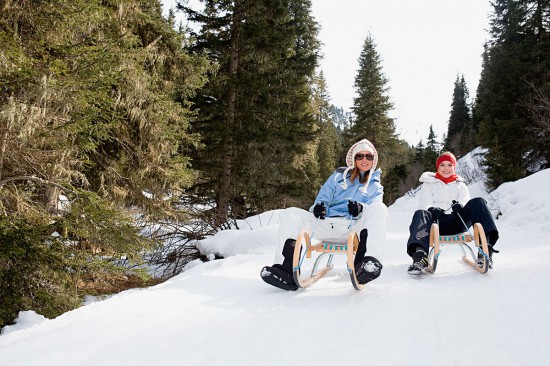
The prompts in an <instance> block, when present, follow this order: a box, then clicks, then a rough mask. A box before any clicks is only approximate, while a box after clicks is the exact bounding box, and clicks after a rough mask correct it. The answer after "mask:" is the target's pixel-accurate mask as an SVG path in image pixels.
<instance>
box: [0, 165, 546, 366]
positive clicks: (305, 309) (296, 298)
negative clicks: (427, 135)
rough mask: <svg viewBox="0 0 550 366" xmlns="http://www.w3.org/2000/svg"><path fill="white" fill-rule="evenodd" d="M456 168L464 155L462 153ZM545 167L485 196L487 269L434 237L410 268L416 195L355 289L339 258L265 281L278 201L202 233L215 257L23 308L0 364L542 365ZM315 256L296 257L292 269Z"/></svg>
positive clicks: (396, 207)
mask: <svg viewBox="0 0 550 366" xmlns="http://www.w3.org/2000/svg"><path fill="white" fill-rule="evenodd" d="M458 164H459V169H462V170H463V168H464V167H467V166H471V165H474V167H473V169H472V168H470V170H478V169H479V168H478V167H477V168H476V167H475V160H474V159H473V157H472V154H469V155H466V156H465V157H463V158H462V159H461V160H459V163H458ZM549 184H550V169H547V170H543V171H540V172H538V173H535V174H533V175H531V176H529V177H527V178H524V179H521V180H519V181H516V182H509V183H505V184H503V185H502V186H500V187H499V188H498V189H497V190H496V191H494V192H493V193H491V194H490V195H488V194H487V193H486V192H485V191H484V190H483V189H480V186H483V184H482V182H479V181H478V182H472V184H471V185H470V188H471V190H472V195H473V196H476V194H479V195H481V196H482V197H486V198H487V200H488V202H489V205H490V207H491V208H492V210H494V212H493V213H494V215H495V216H496V214H497V212H500V215H499V217H498V219H497V220H496V224H497V227H498V229H499V232H500V240H499V241H498V243H497V246H496V248H497V249H499V250H500V253H498V254H495V255H494V256H493V259H494V269H492V270H490V271H489V272H488V273H487V274H480V273H478V272H476V271H475V270H474V269H472V268H471V267H469V266H468V265H466V264H465V263H464V262H463V261H462V260H461V252H460V250H459V249H458V248H456V247H453V246H444V247H443V251H442V252H441V254H440V256H439V261H438V266H437V271H436V272H435V274H433V275H429V276H410V275H408V274H407V267H408V265H409V264H410V258H409V257H408V256H407V254H406V253H405V247H406V240H407V236H408V225H409V223H410V219H411V217H412V215H413V213H414V211H415V209H416V208H417V207H418V197H412V196H405V197H402V198H400V199H398V200H397V201H396V203H394V204H393V205H392V206H390V207H389V213H390V222H389V226H388V232H387V242H386V244H385V247H386V250H385V254H384V256H383V258H382V259H383V263H384V268H383V270H382V274H381V276H380V277H379V278H378V279H376V280H375V281H372V282H370V283H369V284H367V285H366V286H365V288H364V289H363V290H362V291H356V290H354V289H353V286H352V285H351V282H350V280H349V276H348V274H347V269H346V266H345V262H344V257H345V256H336V257H335V260H334V262H333V263H334V268H333V269H332V270H331V271H330V272H329V273H328V274H327V275H325V276H324V277H323V278H321V279H320V280H318V281H317V282H315V283H314V284H312V285H311V286H309V287H307V288H305V289H300V290H298V291H296V292H286V291H283V290H280V289H277V288H275V287H272V286H269V285H267V284H266V283H264V282H263V281H262V280H261V278H260V270H261V268H262V267H263V266H265V265H270V264H272V261H273V256H274V251H275V243H274V241H273V239H272V238H273V237H274V235H273V233H274V232H276V230H277V228H278V221H279V220H278V217H279V213H280V211H271V212H265V213H263V214H262V215H260V216H256V217H251V218H249V219H248V220H247V221H246V222H241V223H240V224H241V225H240V227H241V230H223V231H221V232H219V233H218V234H216V235H215V236H213V237H210V238H208V239H205V241H203V242H201V244H200V248H201V250H202V251H203V253H205V254H208V253H210V254H213V253H218V254H223V255H224V256H225V259H221V260H214V261H209V262H205V263H201V262H200V261H198V260H197V261H195V262H192V263H191V264H190V265H189V267H188V270H186V271H185V272H183V273H182V274H180V275H178V276H176V277H173V278H172V279H170V280H168V281H166V282H164V283H162V284H159V285H157V286H153V287H149V288H146V289H134V290H128V291H124V292H122V293H119V294H117V295H114V296H112V297H109V298H107V299H104V300H99V301H95V302H92V303H90V304H88V305H86V306H83V307H81V308H79V309H76V310H74V311H71V312H68V313H65V314H63V315H61V316H59V317H57V318H55V319H45V318H44V317H43V316H41V315H40V314H37V313H35V312H33V311H32V310H29V311H26V312H22V313H20V314H19V318H18V321H17V323H16V324H15V325H13V326H9V327H5V328H4V329H3V330H2V334H0V360H1V364H2V365H6V366H74V365H78V366H120V365H132V366H156V365H159V366H182V365H193V366H195V365H208V366H218V365H219V366H226V365H239V366H247V365H250V366H258V365H262V366H280V365H287V364H293V365H319V366H325V365H327V366H328V365H355V364H365V365H379V366H393V365H423V366H432V365H433V366H441V365H454V366H470V365H472V364H479V365H499V366H516V365H529V366H546V365H548V362H549V361H550V348H549V347H548V344H550V332H549V331H548V329H549V328H550V312H549V311H548V309H549V308H548V304H549V303H550V284H549V282H548V278H549V277H550V255H549V254H550V246H549V244H548V235H549V234H550V227H549V226H548V222H549V221H550V196H549V195H545V196H544V195H540V192H541V191H543V190H544V189H546V187H548V185H549ZM313 261H314V257H313V258H311V259H309V260H307V261H304V263H303V267H302V268H304V269H303V272H304V273H307V271H306V269H307V268H308V266H311V265H312V263H313Z"/></svg>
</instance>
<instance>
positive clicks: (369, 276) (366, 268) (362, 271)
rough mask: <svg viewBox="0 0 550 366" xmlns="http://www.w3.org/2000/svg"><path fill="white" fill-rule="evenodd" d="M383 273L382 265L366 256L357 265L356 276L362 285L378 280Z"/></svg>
mask: <svg viewBox="0 0 550 366" xmlns="http://www.w3.org/2000/svg"><path fill="white" fill-rule="evenodd" d="M381 272H382V263H380V261H379V260H378V259H376V258H374V257H370V256H366V257H365V258H363V259H362V260H361V261H359V262H358V263H356V264H355V275H356V276H357V282H359V284H361V285H364V284H366V283H368V282H370V281H372V280H375V279H377V278H378V277H379V276H380V273H381Z"/></svg>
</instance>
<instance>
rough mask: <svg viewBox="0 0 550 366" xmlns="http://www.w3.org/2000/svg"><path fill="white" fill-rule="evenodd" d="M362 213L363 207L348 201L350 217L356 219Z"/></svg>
mask: <svg viewBox="0 0 550 366" xmlns="http://www.w3.org/2000/svg"><path fill="white" fill-rule="evenodd" d="M362 211H363V205H361V204H360V203H359V202H356V201H348V212H349V214H350V215H351V217H357V216H359V214H360V213H361V212H362Z"/></svg>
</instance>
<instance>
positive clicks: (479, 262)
mask: <svg viewBox="0 0 550 366" xmlns="http://www.w3.org/2000/svg"><path fill="white" fill-rule="evenodd" d="M487 247H488V248H489V258H488V259H489V260H488V264H489V269H493V253H498V250H495V249H494V248H493V246H492V245H491V244H487ZM483 257H484V255H483V252H482V250H481V247H480V248H479V250H478V252H477V262H476V265H477V266H478V267H483Z"/></svg>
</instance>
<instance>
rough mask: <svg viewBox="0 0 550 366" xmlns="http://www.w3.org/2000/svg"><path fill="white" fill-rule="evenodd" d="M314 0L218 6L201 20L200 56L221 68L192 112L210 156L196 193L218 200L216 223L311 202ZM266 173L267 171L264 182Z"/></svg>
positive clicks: (201, 157)
mask: <svg viewBox="0 0 550 366" xmlns="http://www.w3.org/2000/svg"><path fill="white" fill-rule="evenodd" d="M310 7H311V4H310V1H306V0H285V1H283V0H281V1H267V0H265V1H252V0H236V1H213V0H209V1H206V2H205V11H204V12H201V13H198V12H195V11H193V10H192V9H190V8H189V7H182V8H183V9H184V10H185V11H186V12H187V14H188V15H189V16H190V19H191V20H192V21H195V22H198V23H199V24H201V27H202V28H201V30H200V32H198V34H197V35H196V38H197V43H196V44H195V45H194V49H196V50H201V51H204V52H207V53H208V54H209V55H210V57H211V58H212V60H213V62H214V63H215V64H217V65H218V67H219V69H218V72H217V74H216V75H213V76H212V77H211V78H210V80H209V82H208V84H207V85H206V87H205V88H204V89H203V90H202V92H201V94H200V97H199V98H197V99H196V100H195V105H196V108H197V110H199V113H200V115H201V116H200V119H199V121H198V123H196V124H195V125H194V131H196V132H197V133H199V134H200V135H201V137H202V141H203V143H204V149H203V150H202V151H200V152H199V153H198V154H197V155H195V156H194V166H195V167H197V168H198V169H199V170H200V171H201V178H200V185H198V186H197V187H196V190H197V191H198V192H199V194H200V195H202V196H204V197H208V196H212V195H213V193H214V197H213V198H214V201H215V210H214V211H215V220H214V226H220V225H222V224H223V223H224V222H225V221H226V220H227V218H228V217H243V216H247V215H249V214H252V213H255V212H258V211H261V210H264V209H268V208H274V207H280V206H281V204H283V205H285V204H299V205H303V203H302V202H301V201H302V200H303V198H304V197H305V196H307V197H309V196H310V195H311V193H310V191H311V186H310V184H311V183H312V182H315V181H316V179H318V178H317V177H316V176H315V174H316V172H318V169H315V168H314V167H312V166H311V164H310V163H311V162H312V160H311V159H314V158H315V154H314V150H312V146H310V145H308V144H307V143H306V142H307V140H308V139H311V138H312V137H313V135H314V131H315V120H314V117H313V112H314V111H313V110H312V106H311V88H310V83H311V81H312V79H313V76H314V72H315V67H316V63H317V53H318V47H319V44H318V41H317V39H316V34H317V24H316V23H315V22H314V21H313V18H312V17H311V14H310ZM267 172H270V174H269V175H268V174H267Z"/></svg>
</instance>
